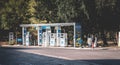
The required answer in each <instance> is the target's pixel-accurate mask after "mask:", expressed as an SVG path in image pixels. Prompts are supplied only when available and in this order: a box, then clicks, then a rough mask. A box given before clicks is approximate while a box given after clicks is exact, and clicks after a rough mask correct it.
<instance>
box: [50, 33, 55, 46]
mask: <svg viewBox="0 0 120 65" xmlns="http://www.w3.org/2000/svg"><path fill="white" fill-rule="evenodd" d="M55 39H56V34H55V33H51V35H50V46H55V43H56V42H55Z"/></svg>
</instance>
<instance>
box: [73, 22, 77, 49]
mask: <svg viewBox="0 0 120 65" xmlns="http://www.w3.org/2000/svg"><path fill="white" fill-rule="evenodd" d="M75 35H76V30H75V23H74V36H73V40H74V42H73V43H74V48H75V43H76V42H75V41H76V39H75Z"/></svg>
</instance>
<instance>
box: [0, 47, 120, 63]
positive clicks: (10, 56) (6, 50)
mask: <svg viewBox="0 0 120 65" xmlns="http://www.w3.org/2000/svg"><path fill="white" fill-rule="evenodd" d="M18 49H22V50H23V49H24V50H25V49H36V48H12V47H0V65H120V59H100V60H66V59H60V58H54V57H48V56H44V55H38V54H33V53H27V52H22V51H17V50H18Z"/></svg>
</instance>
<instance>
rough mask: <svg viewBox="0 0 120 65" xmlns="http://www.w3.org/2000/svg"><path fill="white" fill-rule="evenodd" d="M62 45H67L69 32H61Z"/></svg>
mask: <svg viewBox="0 0 120 65" xmlns="http://www.w3.org/2000/svg"><path fill="white" fill-rule="evenodd" d="M60 46H61V47H65V46H67V33H61V36H60Z"/></svg>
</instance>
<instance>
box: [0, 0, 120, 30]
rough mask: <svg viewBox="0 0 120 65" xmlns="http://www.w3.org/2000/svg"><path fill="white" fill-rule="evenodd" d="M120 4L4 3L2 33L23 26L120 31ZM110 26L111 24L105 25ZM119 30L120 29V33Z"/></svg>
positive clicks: (103, 0) (90, 0)
mask: <svg viewBox="0 0 120 65" xmlns="http://www.w3.org/2000/svg"><path fill="white" fill-rule="evenodd" d="M119 15H120V1H119V0H1V1H0V29H13V30H17V29H19V25H20V24H22V23H33V24H34V23H38V24H39V23H41V22H42V21H43V20H44V19H46V20H47V21H48V22H49V21H50V22H77V23H80V24H81V25H82V28H83V30H84V31H85V32H88V31H95V32H98V31H101V30H103V27H104V29H105V30H110V29H114V28H118V26H119V24H117V22H118V21H119V20H120V18H119V17H120V16H119ZM105 22H106V23H109V24H105ZM117 30H118V29H117Z"/></svg>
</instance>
